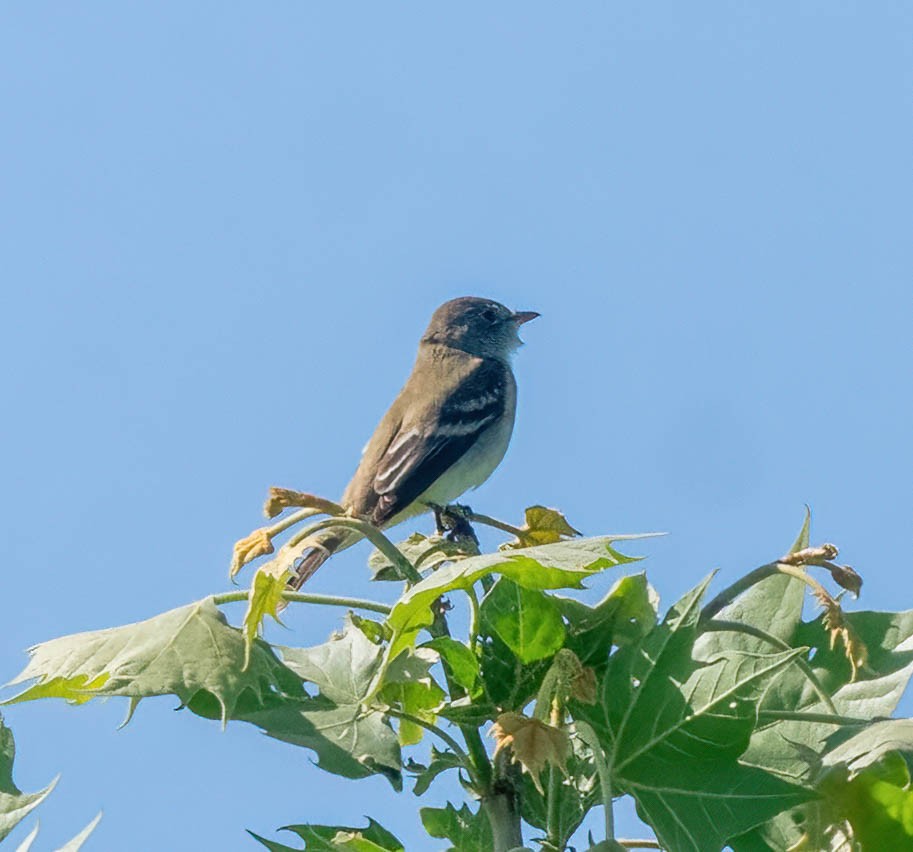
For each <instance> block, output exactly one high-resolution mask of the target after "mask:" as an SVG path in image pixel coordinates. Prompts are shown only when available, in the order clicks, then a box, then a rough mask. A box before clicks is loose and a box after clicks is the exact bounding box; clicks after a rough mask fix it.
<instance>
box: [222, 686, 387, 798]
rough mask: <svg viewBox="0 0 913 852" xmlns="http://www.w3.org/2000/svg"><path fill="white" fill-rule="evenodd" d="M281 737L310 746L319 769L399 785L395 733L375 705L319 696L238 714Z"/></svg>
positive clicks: (273, 735) (268, 733)
mask: <svg viewBox="0 0 913 852" xmlns="http://www.w3.org/2000/svg"><path fill="white" fill-rule="evenodd" d="M236 718H237V719H239V720H240V721H243V722H249V723H250V724H252V725H256V726H257V727H258V728H260V729H261V730H262V731H263V732H264V733H265V734H267V735H268V736H270V737H273V738H274V739H277V740H282V741H283V742H287V743H291V744H292V745H297V746H301V747H303V748H309V749H312V750H313V751H314V752H315V753H316V754H317V764H318V766H320V768H321V769H323V770H325V771H327V772H331V773H333V774H334V775H341V776H342V777H343V778H366V777H368V776H369V775H372V774H374V773H380V774H382V775H384V776H386V777H387V779H388V780H389V781H390V783H391V784H392V785H393V787H394V789H397V790H399V789H401V788H402V777H401V775H400V750H399V743H398V742H397V737H396V733H395V732H394V731H393V729H392V728H391V727H390V726H389V724H387V722H386V721H385V720H384V714H383V713H381V712H380V711H376V710H364V709H363V708H362V707H361V706H360V705H358V704H342V705H339V706H337V705H334V704H332V703H331V702H328V701H324V700H323V699H305V700H298V701H293V700H285V701H281V702H279V703H277V704H276V705H275V706H273V707H267V708H264V709H262V710H256V711H254V712H251V713H246V714H243V715H239V716H237V717H236Z"/></svg>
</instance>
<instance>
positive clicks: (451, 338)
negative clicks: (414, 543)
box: [289, 296, 539, 589]
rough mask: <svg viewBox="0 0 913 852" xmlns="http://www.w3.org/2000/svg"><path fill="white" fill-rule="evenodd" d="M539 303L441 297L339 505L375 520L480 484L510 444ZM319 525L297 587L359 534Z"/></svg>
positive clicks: (385, 521) (414, 510)
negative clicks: (529, 330)
mask: <svg viewBox="0 0 913 852" xmlns="http://www.w3.org/2000/svg"><path fill="white" fill-rule="evenodd" d="M537 316H539V314H537V313H535V312H534V311H517V312H514V311H511V310H509V309H508V308H505V307H504V305H501V304H499V303H498V302H493V301H491V300H490V299H480V298H477V297H475V296H464V297H462V298H460V299H452V300H451V301H449V302H445V303H444V304H443V305H441V306H440V307H439V308H438V309H437V310H436V311H435V312H434V315H433V316H432V317H431V322H430V323H429V325H428V328H427V330H426V331H425V334H424V335H423V336H422V339H421V340H420V341H419V346H418V356H417V357H416V359H415V366H414V367H413V368H412V374H411V375H410V376H409V378H408V380H407V381H406V384H405V385H404V386H403V389H402V390H401V391H400V392H399V395H398V396H397V397H396V399H395V400H394V401H393V404H392V405H391V406H390V408H389V410H388V411H387V413H386V414H385V415H384V417H383V419H382V420H381V421H380V424H379V425H378V426H377V429H375V430H374V434H373V435H372V436H371V440H370V441H368V444H367V446H366V447H365V449H364V453H363V454H362V457H361V463H360V464H359V465H358V469H357V470H356V471H355V475H354V476H353V477H352V481H351V482H350V483H349V485H348V487H347V488H346V490H345V493H344V494H343V495H342V500H341V501H340V502H341V504H342V506H344V507H345V509H346V510H347V511H348V512H349V513H350V514H352V515H354V516H355V517H359V518H364V519H366V520H368V521H370V522H371V523H372V524H374V525H375V526H376V527H379V528H384V527H391V526H395V525H396V524H398V523H400V522H401V521H404V520H406V519H407V518H411V517H413V516H414V515H418V514H420V513H422V512H426V511H428V510H429V509H431V508H434V507H438V506H447V505H448V504H450V503H452V502H453V501H454V500H456V499H457V498H458V497H459V496H460V495H461V494H463V493H465V492H466V491H468V490H470V489H472V488H476V487H478V486H479V485H481V484H482V483H483V482H484V481H485V480H486V479H488V477H489V476H490V475H491V473H492V471H494V469H495V468H496V467H497V466H498V464H500V462H501V459H502V458H504V453H505V452H506V451H507V445H508V444H509V443H510V436H511V433H512V432H513V428H514V415H515V413H516V408H517V384H516V381H515V380H514V374H513V371H512V370H511V366H510V361H511V356H512V355H513V353H514V352H515V351H516V349H517V347H519V346H520V345H521V343H522V341H521V340H520V337H519V335H518V333H517V331H518V329H519V327H520V326H521V325H523V323H525V322H529V321H530V320H532V319H535V318H536V317H537ZM359 538H360V535H359V534H358V533H356V532H352V531H342V530H336V531H334V530H328V531H326V532H324V533H320V534H319V535H318V537H317V538H316V540H315V541H312V542H311V545H312V548H311V550H310V551H309V552H308V553H306V555H305V556H304V558H303V559H302V560H301V561H300V562H299V564H298V566H297V568H296V574H295V576H293V577H292V579H291V580H290V581H289V586H290V587H291V588H293V589H300V588H301V586H302V585H303V584H304V582H305V581H306V580H307V579H308V577H310V576H311V575H312V574H313V573H314V572H315V571H316V570H317V569H318V568H319V567H320V566H321V565H322V564H323V563H324V562H325V561H326V560H327V559H329V557H330V556H331V555H332V554H333V553H334V552H336V551H337V550H341V549H342V548H344V547H348V546H350V545H352V544H354V543H355V542H356V541H358V540H359Z"/></svg>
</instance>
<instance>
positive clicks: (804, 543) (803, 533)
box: [787, 506, 812, 553]
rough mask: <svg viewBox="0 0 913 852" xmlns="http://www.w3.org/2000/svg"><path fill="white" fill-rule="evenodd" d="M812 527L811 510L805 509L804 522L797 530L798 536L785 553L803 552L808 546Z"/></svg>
mask: <svg viewBox="0 0 913 852" xmlns="http://www.w3.org/2000/svg"><path fill="white" fill-rule="evenodd" d="M811 525H812V510H811V509H809V508H808V506H806V507H805V520H804V521H803V522H802V527H801V528H800V529H799V535H797V536H796V540H795V541H794V542H793V544H792V547H790V549H789V550H788V551H787V553H798V552H799V551H800V550H805V548H806V547H808V546H809V541H810V533H811Z"/></svg>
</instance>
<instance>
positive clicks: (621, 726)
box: [575, 578, 812, 852]
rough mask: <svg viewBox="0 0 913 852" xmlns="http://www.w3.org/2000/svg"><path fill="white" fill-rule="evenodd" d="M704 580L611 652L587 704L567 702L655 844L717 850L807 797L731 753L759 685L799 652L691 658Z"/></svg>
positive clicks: (743, 736) (739, 744) (752, 715)
mask: <svg viewBox="0 0 913 852" xmlns="http://www.w3.org/2000/svg"><path fill="white" fill-rule="evenodd" d="M709 580H710V578H708V579H707V580H705V581H704V582H703V583H701V584H700V585H699V586H698V587H697V588H695V589H693V590H692V591H691V592H689V593H688V594H686V595H685V596H684V597H683V598H682V600H680V601H679V602H678V603H676V604H675V605H674V606H673V607H672V608H671V609H670V610H669V612H668V613H667V615H666V617H665V619H664V620H663V622H662V624H660V625H659V626H657V627H656V628H654V629H653V630H652V631H651V632H650V633H649V634H648V635H647V636H646V637H644V638H643V639H642V640H641V641H639V642H636V643H634V644H631V645H628V646H626V647H623V648H621V649H620V650H619V651H617V652H616V653H615V654H614V655H613V656H612V657H611V659H610V661H609V665H608V667H607V669H606V671H605V674H604V676H603V678H602V682H601V695H600V700H599V702H598V703H597V705H596V706H595V707H592V708H589V707H586V706H584V705H576V707H575V716H578V717H579V718H582V719H584V720H586V721H588V722H589V723H590V724H591V725H592V727H593V729H594V730H595V731H596V732H597V734H598V735H599V737H600V740H601V741H602V743H603V748H604V749H605V751H606V753H607V755H609V763H610V765H611V766H612V767H613V772H614V774H615V785H616V787H617V788H619V789H623V790H625V791H627V792H630V793H631V795H632V796H633V797H634V799H635V802H636V803H637V806H638V810H639V812H640V814H641V816H642V817H643V819H644V820H645V821H646V822H648V823H649V824H650V825H651V826H652V828H653V829H654V831H655V832H656V834H657V838H658V839H659V841H660V843H661V844H662V845H663V846H664V848H669V849H675V850H676V852H709V850H719V849H722V848H723V846H724V845H725V844H726V842H727V840H728V839H729V838H731V837H733V836H736V835H739V834H741V833H743V832H745V831H747V830H748V829H750V828H752V827H754V826H756V825H759V824H761V823H763V822H765V821H766V820H767V819H769V818H770V817H772V816H773V815H774V814H776V813H779V812H780V811H782V810H784V809H785V808H787V807H790V806H792V805H795V804H799V803H801V802H804V801H806V800H808V799H809V798H810V797H811V795H812V794H811V793H810V792H809V791H808V790H806V789H803V788H801V787H799V786H796V785H792V784H789V783H787V782H786V781H783V780H781V779H780V778H777V777H776V776H774V775H772V774H770V773H768V772H765V771H763V770H761V769H758V768H755V767H750V766H746V765H744V764H743V763H741V762H740V760H739V757H740V755H741V754H742V752H744V750H745V749H746V747H747V746H748V742H749V737H750V736H751V733H752V730H753V729H754V726H755V722H756V714H757V707H758V704H759V702H760V699H761V697H762V696H763V694H764V690H765V689H766V688H767V686H768V685H769V683H770V682H771V680H772V679H774V678H775V677H776V676H778V675H779V674H780V673H781V672H782V671H783V670H784V669H786V668H787V667H788V666H789V665H790V663H791V661H792V660H793V659H794V658H795V657H796V655H798V654H799V653H801V651H799V650H792V651H786V652H780V653H772V654H759V653H747V652H742V651H738V650H727V651H721V652H720V653H719V654H717V655H716V656H715V657H714V658H713V659H710V660H698V659H695V657H694V653H693V652H694V644H695V639H696V638H697V635H698V622H699V618H700V602H701V599H702V597H703V593H704V590H705V589H706V587H707V584H708V583H709ZM672 766H674V767H675V770H674V772H670V767H672Z"/></svg>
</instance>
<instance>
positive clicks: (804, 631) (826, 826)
mask: <svg viewBox="0 0 913 852" xmlns="http://www.w3.org/2000/svg"><path fill="white" fill-rule="evenodd" d="M845 617H846V620H847V622H848V623H849V624H850V626H851V627H852V629H853V630H854V631H855V632H856V633H857V635H858V636H859V637H860V638H861V639H862V640H863V641H864V642H865V643H866V646H867V647H868V649H869V660H868V664H867V665H866V667H865V668H864V669H863V671H862V672H861V673H860V679H859V680H857V681H851V671H850V667H849V665H848V663H847V662H846V658H845V657H844V655H843V654H842V652H841V650H840V648H835V649H832V648H831V647H830V637H829V636H828V633H827V631H826V630H825V628H824V626H823V624H822V621H821V619H820V618H819V619H816V620H815V621H813V622H810V623H804V622H800V623H799V625H798V626H797V628H796V629H795V630H794V631H793V635H792V636H791V637H790V639H791V644H794V645H796V646H798V647H802V646H810V648H811V652H810V654H809V657H810V663H811V666H812V668H813V671H814V672H815V674H816V675H817V676H818V678H819V680H820V681H821V682H822V684H823V685H824V687H825V690H826V691H827V693H828V694H829V695H830V696H831V700H832V701H833V703H834V705H835V706H836V709H837V712H838V713H842V714H844V715H846V716H853V717H857V718H875V717H878V716H887V715H889V714H891V713H892V712H893V711H894V710H895V708H896V706H897V702H898V701H899V700H900V697H901V695H902V694H903V692H904V689H905V688H906V685H907V683H908V682H909V679H910V677H911V675H913V652H911V651H908V650H902V649H906V648H909V647H910V642H911V638H913V610H911V611H907V612H898V613H879V612H865V611H863V612H853V613H847V614H846V616H845ZM717 635H725V634H717ZM761 709H763V710H765V711H774V712H775V711H777V710H789V711H805V712H814V713H825V712H830V711H829V710H828V708H827V707H826V705H825V704H824V703H823V702H822V701H821V699H820V698H819V697H818V695H817V693H816V692H815V691H814V690H813V689H812V687H811V686H810V684H809V683H808V680H807V679H806V678H805V676H804V675H803V674H802V673H801V672H800V671H798V670H796V669H794V668H792V669H789V670H787V671H785V672H783V674H782V675H781V676H780V677H779V678H778V679H777V681H776V682H775V683H774V684H773V685H772V686H771V688H769V689H768V691H767V694H766V695H765V698H764V701H763V702H762V705H761ZM895 721H897V722H898V727H897V728H893V727H892V723H877V725H878V726H880V725H885V726H886V727H884V728H880V727H879V728H877V729H876V732H875V733H873V734H868V733H867V731H870V730H872V729H873V728H875V726H871V727H869V728H866V729H864V730H862V731H860V729H859V728H851V729H846V728H841V727H838V726H836V725H833V724H826V723H823V722H807V721H793V720H780V721H776V722H772V723H768V724H767V725H764V726H763V727H762V728H760V729H759V730H757V731H756V732H755V733H754V734H753V735H752V738H751V743H750V745H749V747H748V749H747V751H746V752H745V754H744V755H743V756H742V758H741V759H742V761H743V762H744V763H748V764H750V765H753V766H757V767H759V768H762V769H765V770H767V771H768V772H773V773H775V774H777V775H780V776H781V777H783V778H784V779H786V780H788V781H795V782H799V783H805V784H810V783H812V782H813V781H814V780H815V779H816V778H817V777H818V775H819V773H820V771H821V768H822V766H825V767H826V766H831V765H834V764H836V763H839V762H841V761H842V760H845V759H847V757H848V756H849V755H850V753H851V750H852V749H854V748H860V749H861V748H863V746H860V745H859V744H860V743H862V744H865V746H864V747H865V748H869V749H871V750H873V752H878V753H881V751H880V750H878V749H877V748H876V742H877V740H876V737H877V736H885V737H887V736H888V734H889V732H893V733H894V734H895V735H897V736H899V737H902V736H903V730H904V729H903V727H902V726H901V724H900V723H901V720H895ZM857 736H858V737H859V739H858V740H857V741H856V745H853V744H851V743H848V744H847V751H846V752H843V753H841V752H840V751H837V757H836V758H834V759H833V760H832V758H831V755H830V754H829V752H831V751H832V750H836V749H837V748H838V747H839V746H840V743H842V742H844V741H845V740H847V739H848V738H850V737H852V738H853V739H856V737H857ZM892 741H893V740H892ZM851 742H852V741H851ZM900 750H902V751H903V750H904V749H900ZM841 755H842V756H841ZM842 819H843V817H842V816H841V815H840V814H839V813H837V812H835V811H834V809H833V808H832V807H831V806H830V805H826V806H822V805H819V804H817V803H812V804H810V805H807V806H804V807H802V808H799V809H797V810H796V811H794V812H792V813H784V814H781V815H780V816H777V817H775V818H774V819H773V820H772V822H771V823H769V824H767V825H766V826H764V827H763V829H759V830H758V832H757V833H756V834H757V835H758V836H760V837H775V838H782V842H781V843H780V845H782V846H783V847H784V848H786V847H788V846H791V845H793V844H794V843H796V842H798V841H799V839H800V838H802V837H803V835H805V836H806V837H811V838H812V839H811V841H810V842H811V843H813V844H818V845H819V846H821V848H823V849H830V848H834V849H840V848H841V847H840V841H839V840H836V841H833V843H832V842H831V840H830V838H831V837H832V836H836V835H839V833H840V831H841V829H840V825H839V822H840V821H842ZM835 821H836V822H835ZM757 842H760V841H758V839H757V838H756V837H753V836H748V837H745V838H742V839H741V840H740V843H739V844H737V845H736V848H737V849H738V850H739V852H742V850H747V849H754V848H756V847H755V846H753V845H751V844H752V843H757ZM827 844H830V845H827ZM758 848H764V847H758Z"/></svg>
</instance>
